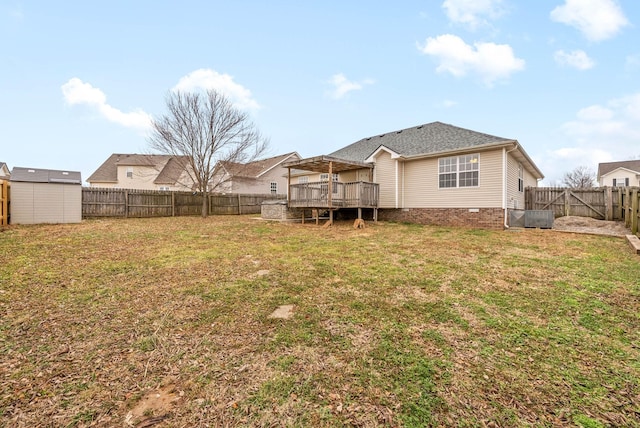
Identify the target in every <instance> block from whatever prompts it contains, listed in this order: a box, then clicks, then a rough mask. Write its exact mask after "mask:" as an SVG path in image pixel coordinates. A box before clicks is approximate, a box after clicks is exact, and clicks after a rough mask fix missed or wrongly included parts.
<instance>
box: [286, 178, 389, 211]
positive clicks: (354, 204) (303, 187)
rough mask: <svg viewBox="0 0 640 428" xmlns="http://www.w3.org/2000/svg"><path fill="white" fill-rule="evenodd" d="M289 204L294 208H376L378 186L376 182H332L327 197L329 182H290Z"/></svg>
mask: <svg viewBox="0 0 640 428" xmlns="http://www.w3.org/2000/svg"><path fill="white" fill-rule="evenodd" d="M289 189H290V190H289V191H290V194H289V195H290V196H289V206H290V207H296V208H377V206H378V196H379V188H378V184H376V183H369V182H365V181H354V182H350V183H341V182H337V181H334V182H333V183H332V192H331V198H329V183H328V182H326V181H318V182H313V183H301V184H292V185H291V186H290V187H289Z"/></svg>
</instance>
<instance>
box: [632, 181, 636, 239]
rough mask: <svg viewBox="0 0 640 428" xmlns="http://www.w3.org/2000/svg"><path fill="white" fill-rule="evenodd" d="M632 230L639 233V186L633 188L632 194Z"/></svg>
mask: <svg viewBox="0 0 640 428" xmlns="http://www.w3.org/2000/svg"><path fill="white" fill-rule="evenodd" d="M631 232H632V233H633V234H634V235H635V234H636V233H638V188H637V187H636V188H634V189H633V195H632V196H631Z"/></svg>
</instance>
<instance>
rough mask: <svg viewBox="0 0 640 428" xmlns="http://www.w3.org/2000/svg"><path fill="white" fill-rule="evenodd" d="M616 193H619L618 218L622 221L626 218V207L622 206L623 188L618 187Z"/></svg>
mask: <svg viewBox="0 0 640 428" xmlns="http://www.w3.org/2000/svg"><path fill="white" fill-rule="evenodd" d="M616 194H617V195H618V219H619V220H620V221H622V220H624V207H623V206H622V190H620V188H617V189H616Z"/></svg>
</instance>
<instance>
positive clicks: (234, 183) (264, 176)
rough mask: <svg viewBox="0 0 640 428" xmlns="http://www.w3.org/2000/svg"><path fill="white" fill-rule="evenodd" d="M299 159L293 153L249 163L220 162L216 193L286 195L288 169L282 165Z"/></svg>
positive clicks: (217, 172)
mask: <svg viewBox="0 0 640 428" xmlns="http://www.w3.org/2000/svg"><path fill="white" fill-rule="evenodd" d="M299 159H300V155H299V154H298V153H296V152H291V153H285V154H283V155H278V156H274V157H270V158H267V159H260V160H257V161H254V162H248V163H237V162H219V163H218V164H217V165H216V171H215V172H214V179H213V182H214V183H216V184H217V186H216V188H215V189H214V191H215V192H220V193H243V194H247V193H259V194H268V193H269V194H272V195H284V194H286V193H287V178H286V177H287V176H286V174H287V168H283V166H282V165H283V164H284V163H285V162H291V161H296V160H299Z"/></svg>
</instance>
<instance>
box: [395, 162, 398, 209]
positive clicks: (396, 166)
mask: <svg viewBox="0 0 640 428" xmlns="http://www.w3.org/2000/svg"><path fill="white" fill-rule="evenodd" d="M395 187H396V209H398V159H396V186H395Z"/></svg>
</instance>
